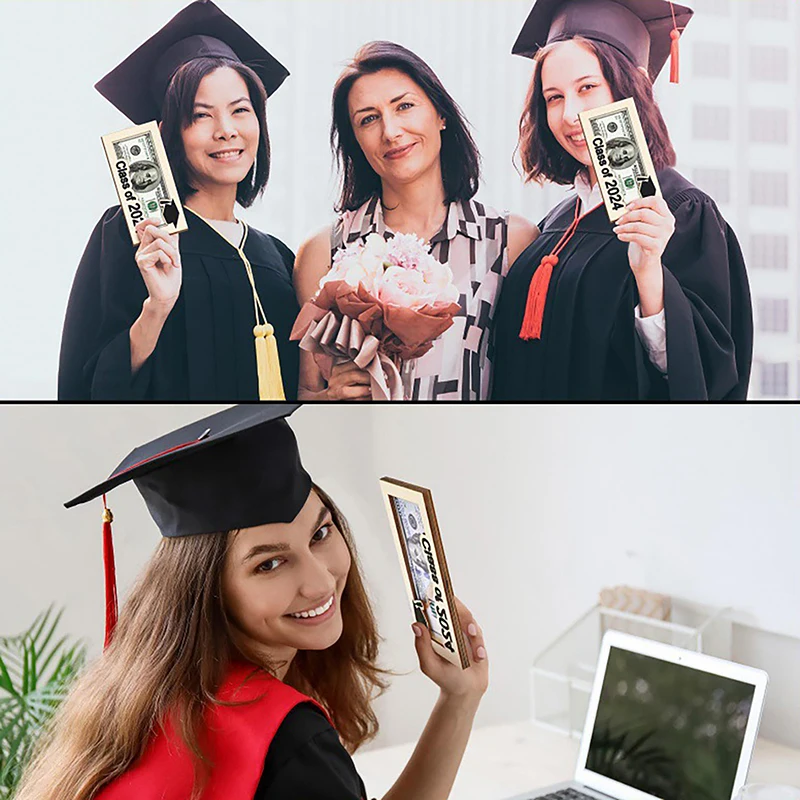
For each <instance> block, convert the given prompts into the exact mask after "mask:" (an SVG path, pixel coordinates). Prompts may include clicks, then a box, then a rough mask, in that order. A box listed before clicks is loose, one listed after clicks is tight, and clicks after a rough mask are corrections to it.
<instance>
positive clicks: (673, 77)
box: [669, 0, 681, 83]
mask: <svg viewBox="0 0 800 800" xmlns="http://www.w3.org/2000/svg"><path fill="white" fill-rule="evenodd" d="M669 7H670V9H671V11H672V30H671V31H670V32H669V38H670V39H671V40H672V41H671V42H670V46H669V82H670V83H680V77H681V75H680V51H679V48H678V40H679V39H680V38H681V32H680V31H679V30H678V21H677V20H676V19H675V6H674V5H673V4H672V0H670V4H669Z"/></svg>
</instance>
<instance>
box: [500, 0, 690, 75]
mask: <svg viewBox="0 0 800 800" xmlns="http://www.w3.org/2000/svg"><path fill="white" fill-rule="evenodd" d="M673 12H674V16H673ZM693 14H694V12H693V11H692V9H691V8H688V7H687V6H682V5H678V3H670V2H669V0H537V1H536V3H535V4H534V6H533V8H532V9H531V13H530V14H529V15H528V19H527V20H525V24H524V25H523V26H522V30H521V31H520V33H519V36H518V37H517V41H516V42H515V43H514V47H513V49H512V51H511V52H512V53H513V54H514V55H521V56H527V57H528V58H533V57H534V56H535V55H536V53H537V52H538V51H539V49H540V48H541V47H544V46H545V45H546V44H549V43H550V42H553V41H559V40H562V39H570V38H572V37H573V36H584V37H586V38H587V39H593V40H596V41H600V42H605V43H606V44H609V45H611V46H612V47H615V48H616V49H617V50H619V51H620V52H621V53H624V54H625V55H626V56H627V57H628V58H629V59H630V60H631V61H633V63H634V64H636V66H638V67H646V68H647V70H648V72H649V74H650V79H651V80H653V81H655V79H656V78H657V77H658V74H659V73H660V72H661V69H662V68H663V66H664V64H665V63H666V61H667V58H669V56H670V52H676V48H677V39H678V36H679V33H680V31H682V30H683V29H684V28H685V27H686V26H687V25H688V24H689V20H690V19H691V18H692V15H693ZM673 31H675V34H673ZM673 43H674V44H673ZM673 66H674V71H673V76H674V78H673V80H675V81H677V75H676V72H677V63H674V65H673Z"/></svg>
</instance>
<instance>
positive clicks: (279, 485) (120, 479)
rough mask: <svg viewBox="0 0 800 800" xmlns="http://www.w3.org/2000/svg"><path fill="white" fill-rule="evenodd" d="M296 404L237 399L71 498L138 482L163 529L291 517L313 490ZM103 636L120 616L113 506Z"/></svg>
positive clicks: (187, 531)
mask: <svg viewBox="0 0 800 800" xmlns="http://www.w3.org/2000/svg"><path fill="white" fill-rule="evenodd" d="M298 407H299V404H297V403H271V404H268V405H245V406H234V407H233V408H228V409H226V410H225V411H220V412H219V413H217V414H213V415H212V416H210V417H206V418H205V419H201V420H198V421H197V422H193V423H191V424H190V425H186V426H184V427H183V428H179V429H178V430H175V431H172V432H171V433H168V434H166V435H165V436H161V437H159V438H158V439H154V440H153V441H152V442H149V443H148V444H145V445H142V446H141V447H137V448H136V449H135V450H133V451H132V452H131V453H130V454H129V455H128V456H127V457H126V458H125V459H124V460H123V461H122V463H121V464H120V465H119V466H118V467H117V468H116V469H115V470H114V471H113V472H112V473H111V475H110V476H109V477H108V478H107V479H106V480H105V481H103V482H102V483H99V484H97V486H94V487H92V488H91V489H89V490H88V491H87V492H84V493H83V494H81V495H79V496H78V497H76V498H74V499H73V500H70V501H69V502H68V503H66V504H65V505H66V507H67V508H72V507H73V506H76V505H79V504H81V503H86V502H88V501H89V500H93V499H95V498H97V497H101V496H102V497H103V503H104V505H105V494H106V492H108V491H110V490H111V489H113V488H114V487H116V486H119V485H120V484H122V483H126V482H127V481H131V480H132V481H133V482H134V483H135V484H136V488H137V489H138V490H139V491H140V492H141V494H142V497H144V501H145V503H146V504H147V508H148V510H149V511H150V514H151V516H152V517H153V519H154V520H155V522H156V525H158V527H159V529H160V531H161V534H162V535H163V536H169V537H173V536H191V535H196V534H205V533H215V532H224V531H229V530H235V529H239V528H252V527H255V526H257V525H266V524H269V523H274V522H291V521H292V520H293V519H294V518H295V517H296V516H297V514H298V513H299V511H300V509H301V508H302V507H303V505H304V504H305V502H306V500H307V499H308V496H309V494H310V493H311V477H310V476H309V474H308V473H307V472H306V471H305V469H303V465H302V463H301V462H300V453H299V451H298V449H297V440H296V439H295V436H294V433H293V432H292V429H291V428H290V427H289V423H288V422H286V417H288V416H289V415H290V414H291V413H292V412H293V411H294V410H295V409H297V408H298ZM103 523H104V524H103V540H104V541H103V549H104V557H105V558H104V560H105V566H106V643H108V642H109V641H110V637H111V632H112V631H113V628H114V625H115V623H116V578H115V568H114V554H113V545H112V541H111V513H110V512H109V511H108V509H107V508H106V509H105V512H104V516H103Z"/></svg>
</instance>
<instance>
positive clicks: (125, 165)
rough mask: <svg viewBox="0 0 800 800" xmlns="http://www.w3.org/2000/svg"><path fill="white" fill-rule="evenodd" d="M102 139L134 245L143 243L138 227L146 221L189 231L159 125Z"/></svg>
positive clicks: (161, 226)
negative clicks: (149, 220) (158, 221)
mask: <svg viewBox="0 0 800 800" xmlns="http://www.w3.org/2000/svg"><path fill="white" fill-rule="evenodd" d="M102 140H103V149H104V150H105V153H106V158H107V159H108V165H109V167H111V174H112V176H113V178H114V186H115V187H116V189H117V194H118V195H119V202H120V206H121V207H122V211H123V214H124V215H125V221H126V222H127V223H128V231H129V232H130V235H131V240H132V241H133V243H134V245H138V244H139V236H138V234H137V233H136V225H137V224H138V223H139V222H142V220H145V219H156V220H160V224H159V227H160V228H164V229H165V230H166V232H167V233H181V232H183V231H186V230H188V229H189V227H188V225H187V224H186V215H185V213H184V211H183V207H182V206H181V201H180V198H179V197H178V190H177V188H176V186H175V180H174V178H173V177H172V172H171V171H170V168H169V162H168V161H167V153H166V151H165V149H164V144H163V142H162V141H161V133H160V132H159V130H158V123H156V122H148V123H146V124H145V125H135V126H134V127H132V128H126V129H125V130H122V131H118V132H117V133H109V134H108V135H106V136H103V137H102Z"/></svg>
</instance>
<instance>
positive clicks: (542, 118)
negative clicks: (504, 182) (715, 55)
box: [517, 36, 675, 185]
mask: <svg viewBox="0 0 800 800" xmlns="http://www.w3.org/2000/svg"><path fill="white" fill-rule="evenodd" d="M572 38H574V41H576V42H579V43H580V44H582V45H583V46H584V47H586V48H587V49H588V50H591V52H593V53H594V54H595V55H596V56H597V60H598V61H599V62H600V68H601V69H602V71H603V76H604V77H605V79H606V81H607V82H608V85H609V87H610V88H611V94H612V96H613V98H614V100H615V101H616V100H622V99H624V98H626V97H632V98H633V100H634V102H635V103H636V109H637V110H638V112H639V117H640V118H641V121H642V129H643V130H644V135H645V138H646V139H647V146H648V147H649V148H650V155H651V156H652V159H653V166H654V167H655V168H656V169H657V170H660V169H664V168H665V167H674V166H675V150H674V149H673V147H672V142H671V141H670V138H669V132H668V131H667V125H666V123H665V122H664V118H663V117H662V116H661V111H660V110H659V108H658V105H657V103H656V101H655V98H654V96H653V84H652V83H651V82H650V78H649V77H648V76H647V75H645V74H644V73H643V72H642V71H641V70H639V69H638V68H637V67H636V65H635V64H634V63H633V62H632V61H631V60H630V59H629V58H628V57H627V56H625V55H623V54H622V53H621V52H620V51H619V50H617V49H616V48H614V47H612V46H611V45H609V44H606V43H605V42H595V41H592V40H590V39H585V38H583V37H582V36H575V37H572ZM561 41H565V40H564V39H560V40H558V41H556V42H552V43H550V44H549V45H547V46H546V47H543V48H542V49H541V50H539V52H538V53H537V54H536V57H535V59H534V61H535V65H534V70H533V78H532V79H531V83H530V86H529V87H528V95H527V97H526V98H525V108H524V110H523V112H522V117H521V118H520V121H519V143H518V145H517V151H518V153H519V157H520V161H521V163H522V169H523V173H524V175H525V180H526V181H536V182H537V183H543V182H544V181H552V182H553V183H559V184H562V185H569V184H571V183H573V182H574V180H575V176H576V175H577V174H578V172H579V171H580V170H582V169H585V167H584V165H583V164H581V163H580V162H579V161H577V160H576V159H574V158H573V157H572V156H571V155H569V153H567V151H566V150H564V149H563V148H562V147H561V145H560V144H559V143H558V142H557V141H556V138H555V136H553V133H552V132H551V130H550V126H549V125H548V124H547V105H546V103H545V101H544V94H543V92H542V64H543V63H544V60H545V59H546V58H547V56H548V55H549V54H550V53H551V52H552V51H553V49H554V48H555V47H556V45H557V44H559V43H560V42H561Z"/></svg>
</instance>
